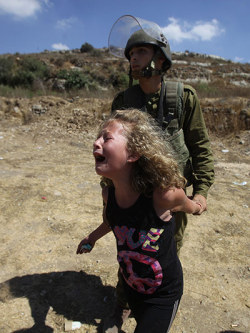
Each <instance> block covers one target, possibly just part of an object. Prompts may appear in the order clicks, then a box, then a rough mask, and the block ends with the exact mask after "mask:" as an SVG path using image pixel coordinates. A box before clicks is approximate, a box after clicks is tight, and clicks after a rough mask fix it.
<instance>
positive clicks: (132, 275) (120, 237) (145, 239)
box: [114, 226, 164, 294]
mask: <svg viewBox="0 0 250 333" xmlns="http://www.w3.org/2000/svg"><path fill="white" fill-rule="evenodd" d="M163 230H164V229H156V228H151V229H150V230H149V232H148V233H147V234H146V232H145V231H143V230H142V231H140V232H139V237H138V241H137V242H134V241H133V239H132V237H133V234H134V232H135V228H130V229H129V228H127V227H126V226H122V227H118V226H116V227H115V228H114V232H115V235H116V237H117V243H118V245H123V244H124V243H125V242H126V243H127V246H128V247H129V248H130V249H131V250H134V249H136V248H139V247H140V246H141V247H142V249H143V250H144V251H149V252H157V251H158V250H159V246H158V245H155V244H154V243H155V242H156V241H157V240H158V239H159V238H160V235H161V234H162V232H163ZM117 258H118V262H123V263H124V264H125V266H126V274H123V273H124V272H123V269H122V268H121V272H122V274H123V277H124V279H125V281H126V282H127V283H128V285H129V286H130V287H131V288H133V289H135V290H136V291H138V292H139V293H142V294H152V293H154V292H155V291H156V289H157V288H158V287H159V286H160V285H161V283H162V277H163V275H162V268H161V265H160V263H159V262H158V261H157V260H156V259H155V258H152V257H149V256H147V255H145V254H141V253H138V252H135V251H119V252H118V255H117ZM131 260H133V261H137V262H139V263H142V264H145V265H147V266H148V265H149V266H150V267H151V269H152V272H153V274H154V278H145V277H143V278H142V277H140V276H138V275H137V274H136V272H134V271H133V263H132V261H131Z"/></svg>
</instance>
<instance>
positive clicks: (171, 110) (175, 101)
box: [124, 81, 192, 185]
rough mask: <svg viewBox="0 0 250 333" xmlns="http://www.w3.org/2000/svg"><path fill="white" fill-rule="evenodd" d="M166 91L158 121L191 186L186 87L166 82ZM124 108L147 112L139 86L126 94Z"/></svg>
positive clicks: (159, 110)
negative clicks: (184, 101)
mask: <svg viewBox="0 0 250 333" xmlns="http://www.w3.org/2000/svg"><path fill="white" fill-rule="evenodd" d="M164 90H165V91H164V93H163V95H162V96H163V98H162V100H159V105H158V109H157V112H158V114H157V121H158V123H159V126H161V127H162V130H163V131H164V132H165V134H166V137H167V140H168V142H169V143H170V145H171V147H172V148H173V151H174V153H175V158H176V159H177V161H178V164H179V168H180V171H181V172H182V174H183V175H184V176H185V178H186V179H187V180H188V184H187V185H190V184H192V163H191V157H190V153H189V150H188V148H187V146H186V143H185V138H184V133H183V129H182V126H183V118H184V103H183V94H184V86H183V83H181V82H175V81H165V86H164ZM160 105H162V107H161V106H160ZM124 107H125V108H132V107H133V108H137V109H140V110H142V111H147V109H146V101H145V95H144V93H143V91H142V90H141V88H140V86H139V85H135V86H132V87H130V88H128V89H127V90H126V91H125V92H124Z"/></svg>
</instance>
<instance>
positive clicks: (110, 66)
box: [0, 43, 250, 98]
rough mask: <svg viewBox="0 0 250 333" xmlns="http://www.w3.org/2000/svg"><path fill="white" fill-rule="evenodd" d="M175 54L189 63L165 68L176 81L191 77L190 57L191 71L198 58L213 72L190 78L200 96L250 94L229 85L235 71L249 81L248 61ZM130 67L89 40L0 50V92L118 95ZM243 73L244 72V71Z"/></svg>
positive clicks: (18, 93) (124, 83) (235, 73)
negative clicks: (65, 47)
mask: <svg viewBox="0 0 250 333" xmlns="http://www.w3.org/2000/svg"><path fill="white" fill-rule="evenodd" d="M174 57H175V60H179V61H180V60H185V61H186V64H182V66H183V68H182V67H179V68H178V63H177V64H174V65H173V67H172V68H171V69H170V71H169V72H168V73H167V77H169V78H171V79H173V80H176V79H178V77H179V76H180V77H182V78H183V80H184V81H186V79H187V78H188V77H189V62H192V65H191V67H190V71H191V72H190V73H191V74H192V75H193V76H194V69H196V68H195V62H200V63H205V62H207V64H210V65H208V66H210V67H209V68H206V67H207V66H203V67H204V71H209V72H210V73H211V74H209V76H210V77H211V82H206V83H204V82H197V83H194V82H191V85H192V86H193V87H194V88H195V89H196V90H197V93H198V95H199V97H200V98H204V97H227V96H232V97H233V96H240V97H249V88H244V87H242V86H240V85H238V86H236V85H233V84H231V83H230V80H232V79H231V77H232V76H229V75H231V74H232V75H234V76H235V77H236V78H235V80H236V81H239V82H240V81H241V80H249V79H248V75H249V74H248V73H249V72H250V68H249V65H248V64H246V65H244V66H243V65H242V64H235V63H231V62H229V61H225V60H220V59H212V58H211V59H209V58H205V57H202V56H200V57H199V55H198V54H196V53H192V52H188V51H186V53H184V54H181V55H177V54H176V55H174ZM128 70H129V64H128V62H127V61H126V60H123V59H117V58H114V57H112V56H111V55H110V54H109V53H108V50H107V49H106V48H104V49H95V48H94V47H93V46H92V45H91V44H89V43H84V44H83V45H82V46H81V48H80V49H79V50H72V51H58V52H49V51H44V52H42V53H38V54H27V55H25V54H18V53H16V54H13V55H0V95H2V96H16V97H18V96H21V97H23V96H25V95H26V96H33V95H49V94H50V95H51V94H53V95H54V94H57V95H63V96H66V95H67V94H69V95H73V94H81V95H89V96H90V95H94V96H114V94H115V93H116V92H118V91H121V90H124V89H126V88H127V87H128V85H129V77H128ZM202 70H203V68H202ZM202 70H201V73H202ZM238 73H239V74H238ZM241 73H243V74H245V76H244V75H242V76H241ZM197 75H199V69H198V70H197ZM237 75H238V76H237ZM186 82H187V81H186ZM134 83H135V81H134Z"/></svg>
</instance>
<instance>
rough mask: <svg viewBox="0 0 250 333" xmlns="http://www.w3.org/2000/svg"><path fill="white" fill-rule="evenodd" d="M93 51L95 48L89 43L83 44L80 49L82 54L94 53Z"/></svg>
mask: <svg viewBox="0 0 250 333" xmlns="http://www.w3.org/2000/svg"><path fill="white" fill-rule="evenodd" d="M93 50H94V47H93V46H92V45H91V44H89V43H85V44H83V45H82V46H81V48H80V51H81V53H88V52H92V51H93Z"/></svg>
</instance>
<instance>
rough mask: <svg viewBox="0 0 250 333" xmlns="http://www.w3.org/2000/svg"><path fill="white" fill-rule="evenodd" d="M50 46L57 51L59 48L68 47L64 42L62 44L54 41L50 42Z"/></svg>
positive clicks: (66, 48)
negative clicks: (53, 42)
mask: <svg viewBox="0 0 250 333" xmlns="http://www.w3.org/2000/svg"><path fill="white" fill-rule="evenodd" d="M52 48H53V49H54V50H57V51H60V50H69V47H68V46H67V45H65V44H62V43H55V44H52Z"/></svg>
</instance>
